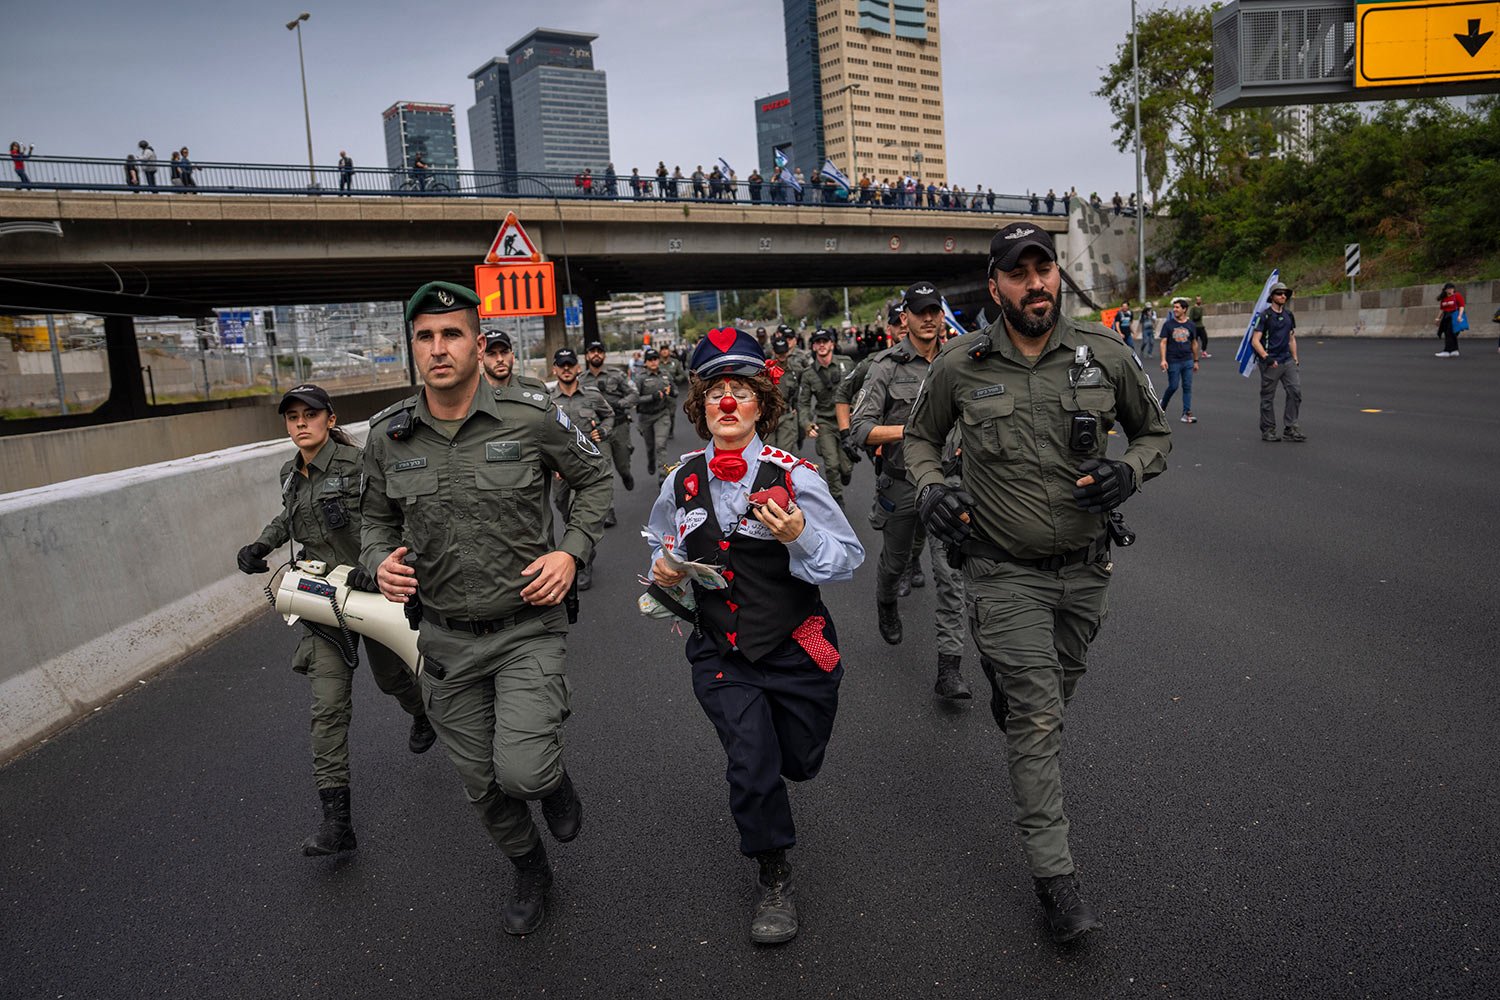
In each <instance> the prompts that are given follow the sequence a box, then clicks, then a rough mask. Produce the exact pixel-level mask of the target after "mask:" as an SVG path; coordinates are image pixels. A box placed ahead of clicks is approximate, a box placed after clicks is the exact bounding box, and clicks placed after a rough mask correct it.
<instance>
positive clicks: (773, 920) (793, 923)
mask: <svg viewBox="0 0 1500 1000" xmlns="http://www.w3.org/2000/svg"><path fill="white" fill-rule="evenodd" d="M755 860H756V861H757V862H759V863H760V876H759V878H758V879H757V880H756V888H757V890H758V894H757V897H756V900H755V912H754V913H752V914H751V915H750V940H751V941H754V942H755V943H756V944H784V943H785V942H787V941H790V940H791V939H792V938H794V937H796V936H797V900H796V897H795V896H794V895H793V893H792V866H791V865H789V864H787V860H786V851H784V850H780V851H766V852H764V853H762V854H757V855H756V856H755Z"/></svg>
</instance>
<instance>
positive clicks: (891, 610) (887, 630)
mask: <svg viewBox="0 0 1500 1000" xmlns="http://www.w3.org/2000/svg"><path fill="white" fill-rule="evenodd" d="M875 619H876V622H877V623H878V624H879V625H880V638H882V639H884V640H885V641H886V642H888V643H890V644H891V645H892V646H899V645H901V610H900V609H899V608H897V607H896V602H895V601H891V602H890V603H889V604H887V603H886V602H885V601H876V602H875Z"/></svg>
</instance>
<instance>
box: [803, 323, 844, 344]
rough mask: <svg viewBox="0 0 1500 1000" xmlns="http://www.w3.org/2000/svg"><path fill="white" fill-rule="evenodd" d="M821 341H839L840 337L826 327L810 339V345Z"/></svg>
mask: <svg viewBox="0 0 1500 1000" xmlns="http://www.w3.org/2000/svg"><path fill="white" fill-rule="evenodd" d="M820 340H838V335H837V334H835V333H834V332H833V331H832V330H830V329H828V328H827V327H826V326H825V327H823V328H822V329H820V330H818V331H817V332H816V333H814V334H813V335H812V336H811V337H810V338H808V343H810V344H816V343H817V342H818V341H820Z"/></svg>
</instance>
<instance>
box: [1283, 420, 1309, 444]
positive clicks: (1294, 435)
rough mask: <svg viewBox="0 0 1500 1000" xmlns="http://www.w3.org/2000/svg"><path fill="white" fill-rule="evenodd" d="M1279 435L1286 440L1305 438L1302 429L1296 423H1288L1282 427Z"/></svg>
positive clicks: (1303, 439) (1301, 439) (1302, 439)
mask: <svg viewBox="0 0 1500 1000" xmlns="http://www.w3.org/2000/svg"><path fill="white" fill-rule="evenodd" d="M1281 436H1282V437H1284V438H1286V439H1287V440H1288V441H1306V440H1307V435H1306V434H1303V433H1302V429H1301V428H1300V427H1298V426H1297V425H1296V424H1288V425H1287V426H1286V427H1284V428H1282V431H1281Z"/></svg>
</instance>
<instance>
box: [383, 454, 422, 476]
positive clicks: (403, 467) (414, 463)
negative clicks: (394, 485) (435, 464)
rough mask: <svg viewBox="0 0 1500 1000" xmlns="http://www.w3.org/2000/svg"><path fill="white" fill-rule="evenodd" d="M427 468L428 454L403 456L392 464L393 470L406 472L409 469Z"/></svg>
mask: <svg viewBox="0 0 1500 1000" xmlns="http://www.w3.org/2000/svg"><path fill="white" fill-rule="evenodd" d="M425 468H427V456H426V455H423V456H422V457H421V458H403V459H402V460H401V461H399V462H397V463H396V464H395V465H393V466H391V471H392V472H406V471H407V470H409V469H425Z"/></svg>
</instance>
